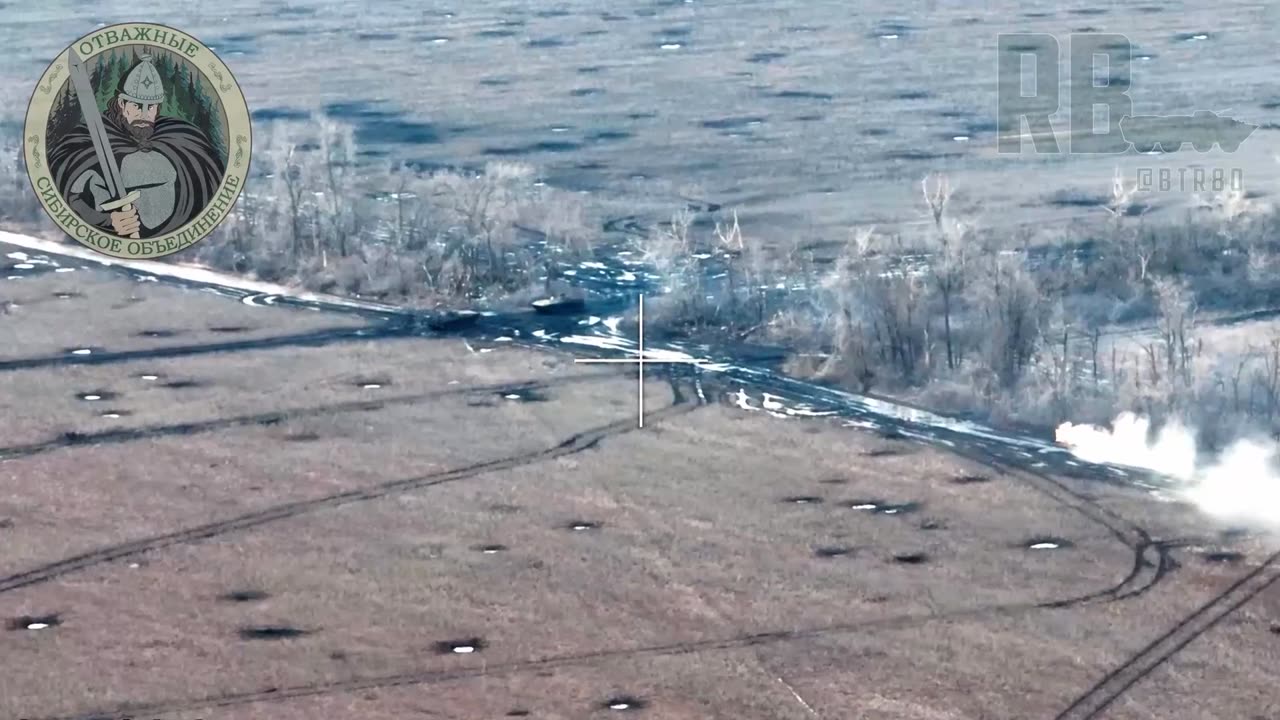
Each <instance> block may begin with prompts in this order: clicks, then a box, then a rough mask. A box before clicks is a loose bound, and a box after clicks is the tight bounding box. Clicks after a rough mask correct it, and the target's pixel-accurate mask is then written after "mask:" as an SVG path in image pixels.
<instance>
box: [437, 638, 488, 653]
mask: <svg viewBox="0 0 1280 720" xmlns="http://www.w3.org/2000/svg"><path fill="white" fill-rule="evenodd" d="M487 646H488V645H487V644H486V643H485V641H484V639H483V638H478V637H473V638H463V639H461V640H441V641H440V642H438V643H436V644H435V650H436V652H437V653H439V654H441V655H471V654H472V653H477V652H480V651H481V650H484V649H485V648H486V647H487Z"/></svg>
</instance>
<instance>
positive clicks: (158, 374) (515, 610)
mask: <svg viewBox="0 0 1280 720" xmlns="http://www.w3.org/2000/svg"><path fill="white" fill-rule="evenodd" d="M69 277H75V278H76V283H77V285H76V287H77V288H79V289H80V290H81V292H82V293H83V295H82V296H75V297H67V298H57V302H58V304H57V305H56V307H57V308H61V309H60V310H58V311H57V312H58V313H60V314H58V315H56V316H53V315H49V314H48V313H50V312H53V311H51V310H46V308H50V307H54V306H53V305H46V304H43V303H42V302H38V301H39V300H41V299H43V298H48V297H51V296H53V295H54V294H55V293H58V292H62V291H63V289H65V287H66V285H65V283H66V282H68V281H69V280H68V278H69ZM8 287H10V288H11V289H12V290H13V292H12V293H10V294H11V295H14V294H15V293H17V294H20V295H21V296H22V300H23V302H21V303H19V306H18V307H16V308H13V309H11V311H10V312H9V313H8V314H4V315H0V328H2V330H0V332H3V333H4V337H5V338H6V343H5V345H4V358H3V360H0V362H3V363H8V364H7V365H0V367H3V368H4V369H3V370H2V371H0V383H2V386H3V390H2V391H0V437H4V438H5V441H4V448H0V458H3V459H0V487H2V488H3V491H0V541H3V547H4V553H3V554H0V618H3V619H5V621H6V622H7V623H8V626H9V627H10V628H12V629H10V630H5V631H3V632H2V633H0V641H2V642H3V647H4V650H3V652H2V653H0V716H3V717H15V718H81V719H86V720H87V718H90V717H94V718H100V717H147V718H163V719H164V720H194V719H195V718H204V719H206V720H209V719H214V718H216V719H219V720H221V719H223V718H232V719H236V720H239V719H241V718H244V719H248V718H272V719H281V718H282V719H285V720H288V719H290V718H304V717H345V716H352V717H362V718H371V719H372V720H378V719H380V718H403V717H443V718H490V717H540V718H564V719H569V718H574V719H578V718H589V717H607V716H613V715H623V716H632V715H635V716H640V717H660V718H690V719H692V718H709V717H723V718H760V719H761V720H764V719H770V720H772V719H775V718H796V719H797V720H800V719H802V718H813V717H818V718H849V717H859V718H884V719H885V720H906V719H913V720H914V719H921V720H941V719H947V720H961V719H964V720H970V719H972V720H976V719H978V718H1010V719H1015V718H1016V719H1018V720H1022V719H1025V718H1058V719H1059V720H1078V719H1080V718H1108V719H1116V720H1139V719H1143V720H1147V719H1155V718H1161V719H1164V718H1178V720H1184V719H1189V720H1200V719H1203V720H1209V719H1210V718H1221V717H1232V718H1247V719H1249V720H1254V719H1255V718H1258V719H1260V718H1271V717H1275V716H1276V714H1277V713H1280V700H1278V699H1277V695H1276V693H1275V690H1274V677H1273V675H1272V672H1271V671H1272V669H1273V668H1274V667H1275V665H1276V661H1277V660H1278V659H1280V615H1278V614H1277V613H1280V595H1278V594H1277V590H1276V589H1275V586H1274V585H1272V582H1273V581H1274V580H1275V579H1276V578H1277V577H1280V574H1278V573H1277V570H1276V568H1275V567H1274V565H1273V564H1272V558H1273V556H1272V555H1271V554H1270V553H1272V552H1273V551H1274V550H1275V549H1276V548H1275V543H1274V539H1273V538H1266V537H1259V536H1250V535H1241V534H1239V533H1231V532H1224V531H1226V530H1227V528H1219V527H1214V526H1213V525H1212V524H1210V523H1209V522H1208V521H1206V520H1205V519H1204V518H1203V517H1201V516H1199V515H1198V514H1196V512H1195V511H1194V510H1193V509H1191V508H1188V507H1187V506H1184V505H1182V504H1179V503H1162V502H1156V501H1155V500H1153V499H1152V498H1151V497H1149V496H1147V495H1145V494H1143V493H1140V492H1138V491H1136V490H1130V489H1126V488H1124V487H1122V486H1115V485H1094V484H1086V483H1083V482H1081V481H1075V480H1067V479H1062V478H1054V477H1050V476H1042V475H1037V474H1035V471H1034V470H1032V469H1026V470H1023V469H1017V468H1013V467H992V466H988V465H986V464H980V463H977V462H974V461H972V460H969V459H966V458H964V457H961V456H958V455H955V454H951V453H948V452H946V451H945V449H939V448H935V447H929V446H926V445H923V444H917V443H913V442H910V441H908V440H906V439H905V438H898V439H892V438H886V437H883V436H881V435H878V434H875V433H868V432H862V431H859V430H856V429H853V428H849V427H845V426H842V425H841V424H840V423H838V422H834V421H831V420H828V419H822V418H815V419H808V420H796V419H789V420H780V419H774V418H771V417H767V416H764V415H762V414H760V413H756V414H746V413H742V412H740V411H738V410H737V409H735V408H733V407H732V406H730V405H728V404H724V403H721V402H718V400H719V399H720V398H719V396H718V395H717V394H714V393H709V396H708V400H710V402H709V403H706V404H703V403H699V402H697V401H696V400H695V399H694V398H696V395H695V394H694V393H693V392H691V391H690V389H689V388H681V387H680V383H678V382H676V383H675V384H672V382H674V381H672V382H668V381H664V380H663V379H662V377H661V376H657V374H656V373H655V377H653V378H652V379H651V381H650V382H649V383H648V384H647V386H646V388H645V393H646V404H647V408H648V411H649V416H648V417H647V419H646V423H645V428H644V429H643V430H638V429H637V428H636V422H635V420H636V419H635V405H634V403H635V379H634V376H632V377H630V378H628V376H627V373H626V372H624V371H614V370H612V369H607V368H606V369H601V368H598V367H590V366H582V365H575V364H574V363H573V362H572V358H570V357H568V356H567V355H564V354H562V353H554V352H544V351H537V350H533V349H528V348H524V347H519V346H507V347H500V348H497V349H495V350H492V351H490V352H485V353H481V352H478V351H475V350H473V349H472V346H471V345H469V344H467V343H466V342H464V341H462V340H460V339H451V338H442V337H436V338H424V337H418V338H399V339H392V340H387V339H380V340H372V339H366V338H361V337H359V336H356V337H346V338H343V339H340V340H335V341H333V342H328V343H325V344H321V345H318V346H315V345H307V344H306V343H301V344H283V345H278V344H277V345H273V344H270V343H250V344H247V345H245V346H243V347H225V346H221V345H219V343H222V342H223V340H224V338H223V337H222V335H223V334H220V333H210V332H209V331H208V328H209V327H211V326H241V327H245V328H250V330H246V331H245V333H246V334H252V337H253V338H254V339H255V340H265V339H267V338H269V337H289V336H293V335H306V334H307V333H309V332H311V331H314V330H315V329H317V328H325V327H347V328H350V327H354V324H353V321H352V320H351V319H350V318H349V317H345V316H335V315H331V314H330V313H324V312H307V311H305V310H298V309H288V308H283V307H276V308H272V307H251V306H248V305H245V304H242V303H238V302H235V301H234V300H230V299H227V298H221V297H217V296H215V295H213V294H211V293H206V292H200V291H190V290H182V289H179V288H175V287H172V286H169V285H166V284H163V283H135V282H132V281H131V280H128V279H126V278H124V277H121V276H114V275H107V274H104V273H97V272H88V271H77V272H73V273H63V274H57V273H44V274H40V275H34V276H29V277H24V278H23V279H21V280H19V281H11V282H10V283H9V285H8ZM86 288H88V289H89V290H85V289H86ZM90 291H91V292H90ZM15 297H16V295H15ZM130 297H136V298H140V300H138V301H135V302H130V303H123V302H121V301H122V300H123V299H125V298H130ZM71 317H74V318H75V322H74V326H75V328H77V329H78V330H77V332H69V331H66V330H61V329H56V328H53V327H51V326H67V325H69V324H70V323H68V322H67V321H65V320H62V319H61V318H71ZM157 327H163V328H168V329H170V330H175V331H181V332H182V334H180V335H174V336H172V337H167V338H156V337H146V336H143V337H139V336H138V333H140V332H142V331H144V330H146V329H149V328H157ZM89 328H93V329H92V330H90V329H89ZM88 343H92V344H93V345H94V346H96V347H101V348H106V349H107V350H106V351H105V352H107V353H128V351H130V350H134V349H136V350H142V351H146V352H145V353H144V354H143V355H142V356H141V357H137V356H132V355H128V354H124V355H109V354H108V355H106V356H104V357H106V358H108V359H109V360H110V361H109V362H101V363H97V364H79V365H67V364H64V363H51V362H42V363H40V364H36V365H31V366H20V365H19V366H15V365H14V364H13V362H14V361H15V360H19V359H22V358H43V359H48V358H51V357H57V356H58V354H59V353H60V352H63V351H65V349H66V348H67V347H69V346H72V345H79V344H88ZM211 344H212V347H211ZM163 348H169V351H168V352H167V353H164V357H155V356H152V355H148V354H147V353H155V352H157V351H160V350H162V349H163ZM212 350H216V351H212ZM144 375H147V376H151V375H154V376H155V379H153V380H151V379H144V378H143V376H144ZM175 380H176V381H191V382H189V383H184V382H178V383H176V384H172V385H171V386H167V387H166V386H165V383H166V382H168V383H172V382H173V381H175ZM374 386H376V387H374ZM90 390H94V391H99V392H97V393H95V394H97V395H98V396H99V398H100V399H98V400H85V399H82V398H83V396H84V395H85V393H86V392H87V391H90ZM108 394H110V395H109V397H108ZM108 409H110V410H114V411H116V412H113V413H111V412H106V411H107V410H108ZM104 415H118V417H104ZM1033 545H1034V546H1036V547H1035V548H1033V547H1032V546H1033ZM1049 545H1054V546H1056V547H1048V546H1049ZM1220 616H1221V617H1220ZM32 628H35V629H32ZM1166 633H1169V634H1168V635H1167V636H1166ZM1184 642H1185V643H1186V645H1185V648H1184V647H1182V643H1184ZM468 650H469V651H468ZM1166 656H1167V657H1166ZM1130 681H1132V685H1131V686H1130Z"/></svg>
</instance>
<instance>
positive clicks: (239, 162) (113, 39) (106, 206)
mask: <svg viewBox="0 0 1280 720" xmlns="http://www.w3.org/2000/svg"><path fill="white" fill-rule="evenodd" d="M23 138H24V142H23V146H24V147H23V149H24V152H25V154H26V161H27V174H28V176H29V177H30V179H31V185H32V187H33V188H35V192H36V196H37V197H38V198H40V203H41V204H42V205H43V206H44V209H45V211H46V212H47V213H48V214H49V217H51V218H52V219H53V221H54V222H55V223H56V224H57V225H58V227H60V228H62V229H63V230H64V231H66V233H67V234H68V235H70V236H71V237H72V238H75V239H76V240H77V241H78V242H80V243H82V244H84V245H86V246H88V247H90V248H92V249H94V250H97V251H98V252H101V253H104V254H106V255H111V256H112V257H118V258H155V257H161V256H164V255H171V254H173V253H176V252H179V251H181V250H185V249H186V248H189V247H191V246H192V245H193V244H195V243H197V242H199V241H200V240H202V239H204V238H205V237H206V236H208V235H209V233H210V232H212V231H213V229H214V228H215V227H217V226H218V223H220V222H222V220H223V219H224V218H225V217H226V216H227V214H228V213H229V212H231V208H232V206H233V205H235V201H236V198H237V197H238V196H239V195H240V191H241V189H243V188H244V184H245V179H246V177H247V176H248V173H249V156H250V153H251V148H252V134H251V131H250V123H249V108H248V106H247V105H246V104H245V100H244V93H242V92H241V91H240V87H239V86H238V85H236V81H235V79H234V78H233V77H232V76H231V71H230V70H228V69H227V66H226V65H225V64H224V63H223V62H222V60H220V59H219V58H218V56H217V55H214V53H213V51H212V50H210V49H209V48H208V47H206V46H205V45H204V43H202V42H200V41H199V40H197V39H195V38H193V37H192V36H190V35H188V34H187V33H184V32H182V31H180V30H175V29H173V28H170V27H165V26H164V25H155V24H150V23H123V24H120V25H112V26H110V27H104V28H100V29H98V30H96V31H94V32H93V33H91V34H89V35H86V36H84V37H82V38H80V39H79V40H76V41H75V42H74V43H72V44H71V46H70V47H68V48H67V49H66V50H64V51H63V52H62V53H61V54H60V55H58V57H57V58H56V59H54V61H53V63H52V64H50V65H49V69H47V70H45V72H44V75H42V76H41V78H40V82H39V84H38V85H37V86H36V89H35V91H34V92H33V93H32V95H31V103H30V104H29V105H28V107H27V121H26V127H25V131H24V133H23Z"/></svg>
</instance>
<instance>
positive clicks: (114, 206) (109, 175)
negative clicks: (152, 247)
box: [67, 48, 140, 239]
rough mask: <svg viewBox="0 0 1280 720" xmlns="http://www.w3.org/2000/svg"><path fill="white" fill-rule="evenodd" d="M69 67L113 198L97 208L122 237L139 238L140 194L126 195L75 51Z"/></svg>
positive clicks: (70, 57) (113, 155)
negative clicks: (138, 207) (109, 218)
mask: <svg viewBox="0 0 1280 720" xmlns="http://www.w3.org/2000/svg"><path fill="white" fill-rule="evenodd" d="M67 65H68V66H69V67H70V68H71V87H72V88H73V89H74V90H75V93H76V101H77V102H78V103H79V104H80V114H81V115H82V116H84V124H85V127H86V128H88V130H89V139H90V140H91V141H92V142H93V152H94V155H95V156H97V158H98V166H99V167H100V168H102V181H103V182H104V183H105V184H106V186H107V193H108V194H109V195H110V196H111V197H112V198H114V199H113V200H109V201H107V202H105V203H103V204H102V206H101V207H99V208H98V209H99V210H101V211H102V212H105V213H110V214H111V226H112V228H113V229H115V230H116V232H118V233H120V235H121V236H124V237H129V238H134V239H136V238H137V237H138V231H139V229H140V224H139V221H138V209H137V208H136V207H135V206H134V203H135V202H137V200H138V197H139V195H138V191H137V190H134V191H133V192H126V191H125V187H124V182H122V181H121V180H120V164H119V163H118V162H116V156H115V153H113V152H112V151H111V138H110V137H109V136H108V135H107V129H106V128H105V127H104V126H103V125H102V113H101V112H100V111H99V110H98V100H97V98H96V97H95V96H94V94H93V87H92V86H90V85H89V73H88V72H86V71H85V68H84V63H83V61H81V59H80V56H79V55H78V54H76V50H75V48H70V49H68V50H67Z"/></svg>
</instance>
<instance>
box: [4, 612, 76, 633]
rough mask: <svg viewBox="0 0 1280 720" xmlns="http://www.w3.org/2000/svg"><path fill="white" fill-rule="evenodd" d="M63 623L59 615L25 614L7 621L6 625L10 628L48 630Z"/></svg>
mask: <svg viewBox="0 0 1280 720" xmlns="http://www.w3.org/2000/svg"><path fill="white" fill-rule="evenodd" d="M61 624H62V619H61V618H60V617H59V616H57V615H23V616H21V617H16V618H13V619H12V620H10V621H9V622H8V623H6V627H7V628H8V629H10V630H15V631H16V630H48V629H49V628H51V627H57V626H59V625H61Z"/></svg>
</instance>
